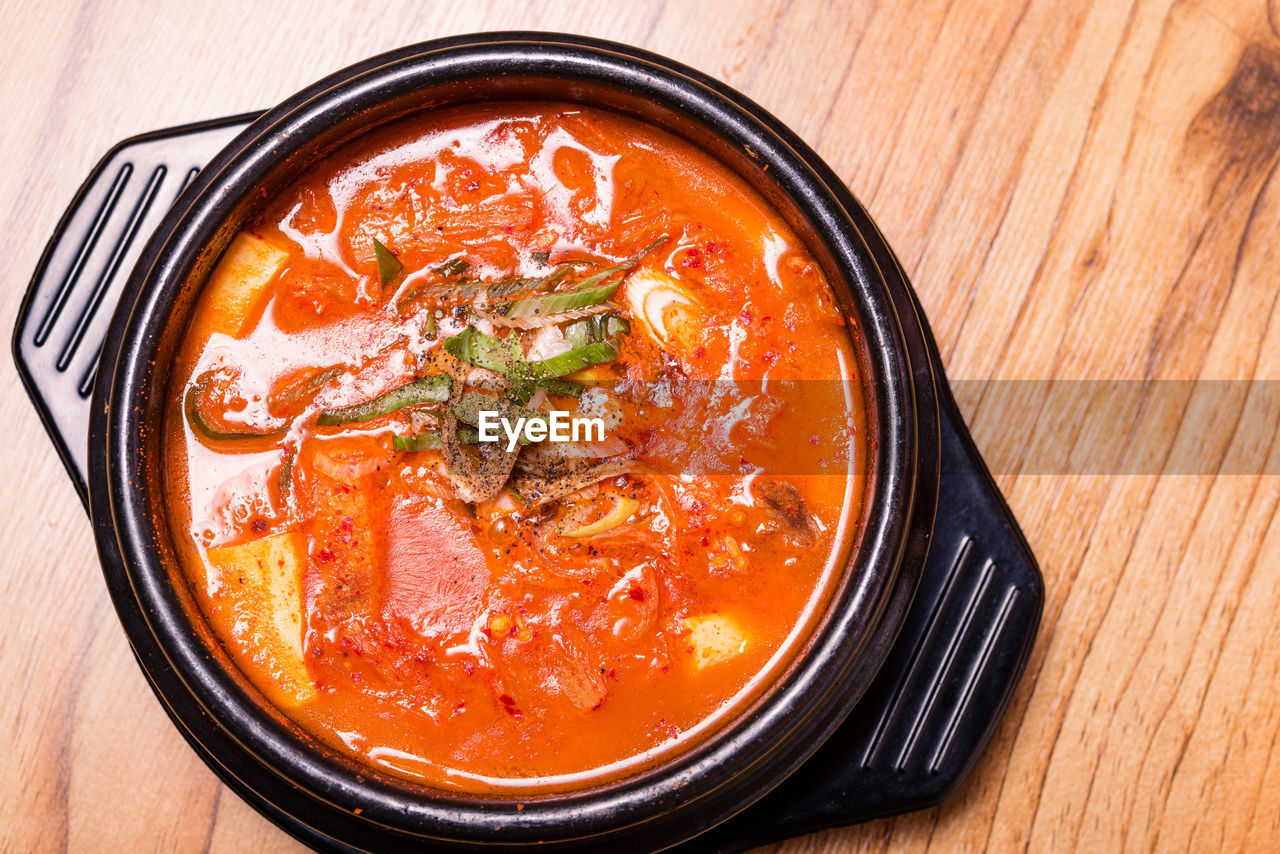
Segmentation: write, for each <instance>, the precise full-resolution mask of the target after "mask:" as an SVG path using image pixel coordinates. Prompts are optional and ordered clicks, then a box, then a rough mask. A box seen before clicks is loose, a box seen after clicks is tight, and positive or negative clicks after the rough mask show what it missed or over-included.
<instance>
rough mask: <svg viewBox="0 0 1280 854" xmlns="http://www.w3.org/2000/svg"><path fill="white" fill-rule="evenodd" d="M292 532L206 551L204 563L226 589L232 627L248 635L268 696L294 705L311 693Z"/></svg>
mask: <svg viewBox="0 0 1280 854" xmlns="http://www.w3.org/2000/svg"><path fill="white" fill-rule="evenodd" d="M304 548H305V546H304V545H303V541H302V537H301V535H299V534H296V533H285V534H276V535H274V536H270V537H264V538H263V539H261V540H253V541H252V542H248V543H244V544H241V545H235V546H222V547H219V548H216V549H210V550H209V551H208V553H207V554H206V557H207V558H208V560H209V563H210V564H211V565H212V566H213V567H214V568H216V569H217V570H218V571H219V572H220V573H221V574H222V577H223V579H224V583H225V585H226V587H225V589H227V590H230V591H231V594H230V595H231V598H232V600H233V608H234V610H235V612H236V615H237V618H238V619H237V623H239V624H241V625H243V626H244V627H245V628H246V630H247V632H248V634H249V636H250V637H252V639H253V642H254V646H255V647H256V649H255V654H254V660H255V661H256V662H257V663H258V664H259V665H260V666H261V667H262V668H263V670H264V671H265V672H266V674H267V675H268V676H270V682H271V685H273V686H274V687H275V688H276V689H277V690H276V691H275V692H272V693H273V694H274V696H272V697H271V699H272V700H274V701H275V702H277V703H279V704H281V705H285V706H299V705H301V704H303V703H305V702H307V701H308V700H310V699H312V698H313V697H315V695H316V688H315V684H314V683H313V682H312V681H311V676H310V674H309V673H308V672H307V667H306V664H305V663H304V661H303V658H302V629H303V620H302V577H301V575H302V555H303V553H304Z"/></svg>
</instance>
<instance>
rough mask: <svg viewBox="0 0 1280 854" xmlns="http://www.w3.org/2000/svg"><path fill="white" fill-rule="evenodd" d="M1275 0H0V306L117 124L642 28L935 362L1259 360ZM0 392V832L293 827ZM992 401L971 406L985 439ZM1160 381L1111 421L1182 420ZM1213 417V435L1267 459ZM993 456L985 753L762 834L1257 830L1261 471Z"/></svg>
mask: <svg viewBox="0 0 1280 854" xmlns="http://www.w3.org/2000/svg"><path fill="white" fill-rule="evenodd" d="M1278 22H1280V3H1277V2H1276V0H1272V2H1271V4H1270V5H1267V4H1266V3H1264V2H1261V0H1253V1H1252V2H1251V1H1250V0H1214V2H1208V0H1198V2H1193V0H1101V2H1096V3H1089V2H1084V0H966V2H961V0H922V2H898V3H887V2H874V0H866V2H851V3H836V2H830V3H823V2H802V0H791V2H783V0H776V2H744V0H733V2H729V0H702V2H698V3H686V2H677V1H676V0H668V2H662V0H655V2H626V3H622V2H604V0H590V1H588V0H567V1H566V2H559V3H554V4H545V5H543V4H534V3H528V2H421V0H419V2H405V3H389V2H362V3H359V4H354V3H353V4H338V3H332V2H325V0H299V2H288V3H283V2H282V3H262V2H243V0H224V1H223V2H218V3H189V4H188V3H168V4H163V5H162V4H131V3H128V2H126V0H87V1H86V2H84V3H82V4H79V5H76V4H64V3H57V2H55V3H44V2H34V0H5V2H3V3H0V24H2V25H3V26H0V33H3V35H0V40H2V41H3V49H4V57H5V63H4V67H5V72H6V73H5V74H3V75H0V116H3V119H0V121H3V124H4V130H5V134H4V139H5V157H4V160H3V163H0V258H3V259H4V262H5V263H4V266H3V268H2V269H0V276H3V283H4V284H3V289H2V290H0V306H2V310H0V317H3V318H4V321H5V325H6V328H8V326H9V324H11V322H12V318H13V317H14V315H15V314H16V311H17V308H18V304H19V301H20V299H21V296H22V292H23V290H24V288H25V286H26V280H27V277H28V276H29V275H30V272H31V270H32V269H33V268H34V266H35V263H36V260H37V258H38V256H39V253H40V250H41V248H42V246H43V243H44V241H45V239H46V238H47V237H48V235H49V233H50V232H51V230H52V228H53V226H54V224H55V222H56V221H57V218H58V216H59V214H60V213H61V211H62V209H63V207H64V206H65V205H66V203H67V202H68V201H69V200H70V199H71V196H72V194H73V192H74V190H75V188H76V186H77V185H78V183H79V182H80V181H81V180H82V178H83V177H84V176H85V175H86V174H87V172H88V170H89V168H90V167H91V166H92V165H93V164H94V162H95V161H96V160H97V158H98V157H99V156H100V155H101V154H102V153H104V152H105V151H106V149H107V148H108V147H109V146H110V145H111V144H112V143H114V142H116V141H117V140H118V139H121V138H123V137H125V136H128V135H131V134H134V133H137V132H141V131H146V130H151V129H153V128H159V127H165V126H169V125H174V124H178V123H181V122H186V121H193V120H197V119H203V118H209V117H215V116H222V115H229V114H233V113H237V112H242V111H246V110H250V109H255V108H260V107H263V106H267V105H269V104H272V103H275V102H276V101H278V100H280V99H281V98H282V97H284V96H285V95H287V94H289V93H290V92H292V91H294V90H296V89H298V88H300V87H301V86H303V85H305V84H306V83H308V82H310V81H311V80H313V79H315V78H317V77H319V76H321V75H322V74H324V73H327V72H329V71H331V70H334V69H337V68H340V67H342V66H344V65H347V64H349V63H350V62H353V61H355V60H358V59H360V58H363V57H365V56H367V55H370V54H373V53H376V52H378V51H381V50H386V49H389V48H392V47H395V46H398V45H401V44H405V43H409V42H413V41H418V40H421V39H426V38H431V37H435V36H440V35H446V34H452V33H461V32H467V31H473V30H491V29H508V28H530V29H547V30H564V31H571V32H581V33H587V34H591V35H597V36H603V37H607V38H613V39H618V40H621V41H625V42H630V43H633V44H638V45H641V46H644V47H647V48H650V49H652V50H656V51H658V52H660V53H663V54H667V55H669V56H671V57H673V58H675V59H678V60H681V61H684V62H687V63H690V64H692V65H694V66H696V67H698V68H700V69H702V70H704V71H706V72H709V73H711V74H713V75H715V76H717V77H720V78H722V79H724V80H725V81H727V82H728V83H729V84H731V85H733V86H735V87H738V88H740V89H741V90H743V91H744V92H746V93H747V94H748V95H749V96H751V97H753V98H755V99H757V100H758V101H760V102H761V103H762V104H764V105H765V107H767V108H768V109H770V110H772V111H773V112H775V113H776V114H777V115H778V116H779V117H780V118H781V119H782V120H783V121H785V122H786V123H788V124H789V125H791V126H792V127H793V128H794V129H795V130H796V131H798V132H799V133H800V134H801V136H803V137H804V138H805V139H807V140H808V141H809V142H810V143H811V144H813V145H814V146H815V147H816V148H817V149H818V150H819V152H820V153H821V154H822V155H823V156H824V157H826V158H827V159H828V160H829V162H830V163H831V164H832V166H833V167H834V168H835V169H836V171H837V172H838V173H839V174H840V175H841V177H842V178H843V179H844V180H845V181H846V182H847V183H848V184H849V185H850V187H852V189H853V191H854V192H855V194H857V195H858V196H859V197H860V198H861V199H862V200H863V201H864V203H865V204H866V205H867V206H868V207H869V208H870V210H871V211H872V213H873V215H875V216H876V218H877V220H878V222H879V224H880V226H881V227H882V229H883V230H884V231H885V232H886V234H887V235H888V237H889V240H890V242H891V243H892V244H893V246H894V247H895V248H896V249H897V251H898V252H899V253H900V255H901V257H902V259H903V262H904V264H905V265H906V267H907V269H908V272H909V274H910V275H911V277H912V279H913V280H914V283H915V285H916V288H917V290H918V292H919V293H920V296H921V298H922V300H923V302H924V303H925V306H926V308H927V311H928V314H929V317H930V319H931V321H932V323H933V327H934V331H935V333H936V335H937V337H938V340H939V343H940V345H941V347H942V350H943V353H944V356H945V359H946V363H947V367H948V370H949V372H950V374H951V376H952V377H953V378H957V379H985V378H991V377H996V378H1032V379H1114V378H1126V379H1137V380H1140V379H1146V378H1158V379H1195V378H1214V379H1235V380H1247V379H1270V380H1274V379H1277V378H1280V313H1277V311H1276V310H1275V309H1276V297H1277V294H1278V293H1280V280H1278V276H1280V258H1278V257H1277V253H1278V252H1280V240H1277V237H1276V234H1277V227H1278V226H1280V187H1278V186H1277V183H1276V181H1275V172H1276V164H1277V162H1278V161H1280V156H1278V153H1280V29H1278ZM0 390H2V391H3V394H2V395H0V435H2V436H3V437H4V439H5V441H4V449H3V451H0V507H3V508H4V510H3V513H2V514H0V555H2V556H3V558H2V560H3V566H2V568H0V623H2V624H3V626H4V632H3V634H0V672H2V673H4V675H5V677H6V678H5V679H4V681H3V686H2V687H0V737H2V738H3V740H4V744H5V746H6V749H5V750H4V751H3V755H4V758H3V760H0V768H2V769H3V773H0V802H3V803H4V804H5V805H6V813H5V818H4V819H3V821H0V849H3V850H5V851H52V850H60V849H71V850H76V851H97V850H114V851H138V850H161V851H181V852H187V851H202V850H205V851H237V852H239V851H283V850H289V849H291V848H296V844H295V843H292V842H291V841H290V840H289V839H288V838H286V837H285V836H284V835H283V834H281V833H280V832H278V831H276V830H275V829H274V828H273V827H271V826H270V825H269V824H267V823H266V822H265V821H264V820H262V819H260V818H259V817H258V816H257V815H256V814H255V813H253V812H252V810H250V809H249V808H248V807H246V806H245V805H244V804H242V803H241V802H239V800H238V799H237V798H236V797H235V796H234V795H231V794H230V793H229V792H227V791H225V790H223V789H222V787H221V786H220V784H219V783H218V782H217V781H216V779H215V778H214V777H213V775H212V774H211V773H210V772H208V771H207V770H206V769H205V768H204V766H203V765H202V764H201V763H200V762H199V761H198V760H197V759H196V758H195V756H194V755H193V754H192V753H191V751H190V750H188V749H187V748H186V746H185V745H184V744H183V742H182V741H181V739H180V738H179V736H178V735H177V733H176V732H175V731H174V730H173V728H172V727H171V726H170V724H169V722H168V720H167V719H166V718H165V717H164V715H163V713H162V712H161V710H160V708H159V706H158V705H157V704H156V702H155V701H154V700H153V699H152V697H151V695H150V693H149V692H148V690H147V688H146V687H145V685H144V683H143V680H142V678H141V674H140V673H139V671H138V669H137V667H136V666H135V664H134V663H133V661H132V659H131V657H130V654H129V651H128V647H127V645H126V643H125V641H124V637H123V634H122V633H121V631H120V629H119V627H118V626H117V624H116V621H115V617H114V614H113V613H112V611H111V608H110V605H109V603H108V601H107V598H106V594H105V591H104V589H103V585H102V583H101V579H100V576H99V572H98V567H97V562H96V558H95V555H94V549H93V545H92V541H91V537H90V532H89V528H88V525H87V524H86V522H85V519H84V517H83V513H82V511H81V509H80V506H79V504H78V502H77V500H76V497H75V494H74V492H73V490H72V488H71V485H70V484H69V483H68V482H67V480H66V478H65V477H64V476H63V472H62V469H61V466H60V464H59V462H58V460H57V459H56V457H55V455H54V453H53V450H52V448H51V447H50V446H49V445H48V444H47V443H46V441H45V438H44V436H43V433H42V430H41V428H40V425H39V422H38V421H37V419H36V417H35V414H34V412H33V411H32V410H31V408H30V407H29V406H28V404H27V401H26V399H25V396H24V395H23V393H22V391H21V388H20V385H19V381H18V378H17V375H16V373H15V371H14V369H13V366H12V364H11V363H9V362H8V361H6V362H5V363H4V364H3V367H0ZM988 403H989V402H988V401H986V400H985V399H984V397H983V395H982V394H976V395H974V396H973V397H971V398H968V399H966V400H965V406H966V415H967V416H968V418H969V420H970V422H971V423H972V424H973V425H974V427H975V431H976V433H977V435H978V436H979V437H980V439H981V440H982V441H985V442H997V441H999V440H1000V431H1001V429H1002V423H1003V421H1002V412H1001V411H1000V409H999V408H998V407H992V406H990V405H988ZM1182 411H1183V410H1182V408H1181V406H1180V405H1177V401H1174V402H1173V404H1171V405H1169V406H1167V407H1164V408H1157V411H1152V412H1147V413H1144V414H1143V420H1142V430H1143V431H1149V432H1150V433H1152V434H1153V435H1157V436H1165V437H1167V438H1168V443H1167V444H1169V445H1170V446H1172V445H1173V444H1174V443H1176V442H1179V441H1192V440H1197V441H1199V440H1203V439H1204V437H1203V436H1187V435H1185V433H1186V431H1184V432H1183V434H1180V433H1179V428H1180V426H1183V425H1182V423H1181V420H1182ZM1236 414H1237V415H1238V413H1236ZM1223 417H1224V421H1223V430H1222V431H1221V433H1220V434H1219V435H1217V437H1216V443H1212V442H1211V443H1210V445H1211V447H1207V448H1206V450H1205V451H1204V452H1205V453H1207V454H1210V455H1211V458H1212V459H1217V460H1222V459H1229V458H1231V456H1232V455H1233V454H1241V453H1245V452H1246V451H1249V450H1251V449H1250V448H1246V447H1245V445H1246V444H1247V443H1253V444H1255V445H1256V444H1257V443H1258V442H1263V443H1264V444H1263V445H1262V448H1263V449H1264V456H1265V454H1269V455H1270V458H1271V460H1272V461H1273V462H1274V461H1275V460H1276V455H1277V453H1280V452H1278V451H1277V450H1276V448H1275V447H1274V436H1273V435H1269V436H1264V437H1259V436H1256V435H1242V434H1239V433H1237V432H1233V431H1232V429H1231V424H1232V423H1233V422H1232V421H1231V418H1232V417H1233V416H1232V413H1230V412H1228V413H1224V416H1223ZM1155 447H1160V443H1156V444H1155ZM1136 452H1137V451H1135V453H1136ZM1155 463H1158V460H1156V461H1155ZM1158 468H1159V466H1158V464H1157V465H1154V467H1152V466H1148V467H1147V468H1146V469H1143V468H1142V467H1139V468H1137V469H1135V470H1152V471H1154V470H1158ZM1206 470H1207V471H1212V470H1213V469H1212V467H1210V468H1208V469H1206ZM1270 470H1272V471H1274V470H1275V468H1274V467H1270ZM998 479H999V482H1000V486H1001V488H1002V489H1003V490H1004V492H1005V494H1006V495H1007V496H1008V497H1009V500H1010V502H1011V504H1012V505H1013V508H1014V510H1015V512H1016V514H1017V515H1018V518H1019V519H1020V520H1021V522H1022V524H1023V527H1024V529H1025V531H1026V534H1027V536H1028V539H1029V540H1030V542H1031V544H1032V546H1033V548H1034V550H1035V552H1036V554H1037V555H1038V556H1039V558H1040V560H1041V562H1042V565H1043V568H1044V572H1045V576H1046V581H1047V585H1048V600H1047V604H1046V609H1045V616H1044V622H1043V626H1042V629H1041V635H1040V638H1039V642H1038V644H1037V646H1036V650H1035V653H1034V655H1033V658H1032V660H1031V664H1030V667H1029V670H1028V678H1027V679H1026V680H1025V682H1024V683H1023V684H1022V686H1021V688H1020V690H1019V692H1018V695H1017V697H1016V699H1015V702H1014V704H1013V706H1012V708H1011V710H1010V712H1009V715H1008V717H1007V719H1006V721H1005V723H1004V725H1003V727H1002V728H1001V729H1000V731H999V734H998V735H997V737H996V740H995V742H994V743H993V745H992V747H991V749H990V751H989V752H988V754H987V755H986V756H985V757H984V758H983V760H982V761H981V763H980V764H979V765H978V768H977V770H976V771H975V773H974V774H973V776H972V778H971V779H970V780H969V781H968V782H967V783H966V784H965V786H964V787H963V788H962V790H961V791H960V792H959V794H958V795H957V796H956V797H955V798H953V799H952V800H951V801H949V802H948V803H946V804H944V805H942V806H941V807H938V808H936V809H933V810H928V811H925V812H921V813H916V814H913V815H908V816H903V817H899V818H895V819H890V820H885V821H880V822H875V823H872V824H868V825H864V826H861V827H856V828H851V829H844V830H838V831H831V832H828V833H824V834H819V835H817V836H814V837H810V838H808V839H805V840H795V841H792V842H788V843H785V844H782V845H779V846H777V847H776V849H774V850H776V851H778V852H801V851H821V852H835V851H878V850H893V851H903V852H906V851H948V852H950V851H956V850H983V849H992V850H999V851H1006V850H1020V849H1028V850H1035V851H1042V850H1069V849H1076V848H1078V849H1085V850H1108V851H1109V850H1121V849H1125V850H1127V849H1136V850H1144V849H1153V848H1154V849H1160V850H1173V849H1178V850H1183V849H1191V850H1217V849H1220V848H1228V849H1237V850H1238V849H1247V850H1277V849H1280V812H1278V811H1277V809H1276V805H1277V804H1278V803H1280V750H1277V749H1276V740H1277V736H1278V735H1280V702H1277V700H1278V699H1280V622H1277V621H1276V620H1275V618H1274V614H1275V611H1276V606H1277V603H1280V526H1277V525H1275V524H1274V521H1275V519H1276V511H1277V502H1278V501H1280V478H1277V477H1276V476H1274V475H1260V474H1240V475H1231V476H1225V475H1224V476H1215V475H1212V474H1202V475H1182V476H1156V475H1142V474H1137V475H1124V476H1120V475H1092V476H1083V475H1070V474H1036V473H1019V472H1018V471H1017V469H1016V468H1014V469H1012V470H1011V471H1009V472H1006V473H1003V474H1001V475H1000V477H999V478H998Z"/></svg>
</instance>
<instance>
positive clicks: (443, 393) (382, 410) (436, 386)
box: [316, 374, 452, 427]
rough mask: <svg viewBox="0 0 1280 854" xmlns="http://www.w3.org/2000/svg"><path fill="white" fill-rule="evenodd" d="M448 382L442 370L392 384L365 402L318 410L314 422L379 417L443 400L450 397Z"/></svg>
mask: <svg viewBox="0 0 1280 854" xmlns="http://www.w3.org/2000/svg"><path fill="white" fill-rule="evenodd" d="M451 385H452V383H451V381H450V379H449V377H447V376H445V375H443V374H441V375H437V376H431V377H423V378H422V379H420V380H414V381H413V382H411V383H407V384H405V385H402V386H400V387H399V388H393V389H392V390H391V391H389V392H386V393H385V394H380V395H378V396H377V397H375V398H373V399H372V400H366V401H365V402H364V403H357V404H354V405H352V406H344V407H341V408H339V409H327V410H325V411H324V412H321V413H320V417H319V418H318V419H317V420H316V423H317V424H320V425H322V426H325V427H331V426H333V425H335V424H355V423H358V422H360V421H368V420H370V419H373V418H381V417H382V416H383V415H389V414H391V413H392V412H395V411H396V410H397V409H403V408H404V407H406V406H418V405H421V404H424V403H434V404H439V403H444V402H446V401H447V400H448V399H449V389H450V387H451Z"/></svg>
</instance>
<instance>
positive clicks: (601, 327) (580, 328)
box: [564, 314, 631, 347]
mask: <svg viewBox="0 0 1280 854" xmlns="http://www.w3.org/2000/svg"><path fill="white" fill-rule="evenodd" d="M630 332H631V324H630V323H628V322H627V319H626V318H624V317H619V316H618V315H616V314H596V315H592V316H591V317H584V318H582V319H581V320H575V321H574V322H573V323H570V324H569V325H568V326H566V327H565V330H564V337H565V338H567V339H568V340H569V343H570V344H571V345H573V346H574V347H585V346H586V345H588V344H593V343H595V342H597V341H607V340H608V339H610V338H612V337H613V336H615V335H628V334H630Z"/></svg>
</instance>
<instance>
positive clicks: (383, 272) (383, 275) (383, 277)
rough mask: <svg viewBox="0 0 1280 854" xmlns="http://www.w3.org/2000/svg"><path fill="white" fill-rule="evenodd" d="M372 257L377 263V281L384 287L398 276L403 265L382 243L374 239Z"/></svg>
mask: <svg viewBox="0 0 1280 854" xmlns="http://www.w3.org/2000/svg"><path fill="white" fill-rule="evenodd" d="M373 256H374V258H375V259H376V260H377V262H378V280H379V281H380V282H381V283H382V284H384V285H385V284H388V283H389V282H390V281H391V280H392V279H394V278H395V277H396V276H398V275H400V271H401V270H403V269H404V264H403V263H401V261H400V259H399V258H397V257H396V254H395V253H394V252H392V251H391V250H390V249H388V248H387V247H386V246H383V245H382V241H380V240H378V239H377V238H376V237H375V238H374V240H373Z"/></svg>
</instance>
